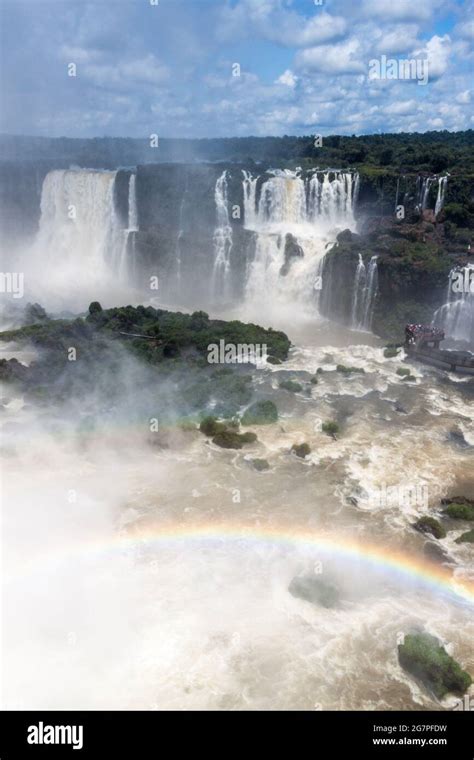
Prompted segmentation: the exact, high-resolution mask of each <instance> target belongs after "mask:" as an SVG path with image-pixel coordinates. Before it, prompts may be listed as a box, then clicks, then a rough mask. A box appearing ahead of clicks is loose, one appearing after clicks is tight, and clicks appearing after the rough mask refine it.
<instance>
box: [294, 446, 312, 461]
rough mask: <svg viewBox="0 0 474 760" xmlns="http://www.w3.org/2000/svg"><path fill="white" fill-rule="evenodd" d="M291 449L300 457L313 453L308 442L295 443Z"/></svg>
mask: <svg viewBox="0 0 474 760" xmlns="http://www.w3.org/2000/svg"><path fill="white" fill-rule="evenodd" d="M291 451H292V452H293V454H295V455H296V456H297V457H300V459H304V458H305V457H307V456H308V455H309V454H311V448H310V446H309V444H307V443H294V444H293V446H292V447H291Z"/></svg>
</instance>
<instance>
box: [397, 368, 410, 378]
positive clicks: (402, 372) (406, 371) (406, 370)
mask: <svg viewBox="0 0 474 760" xmlns="http://www.w3.org/2000/svg"><path fill="white" fill-rule="evenodd" d="M397 375H399V377H409V376H410V375H411V372H410V369H409V368H408V367H399V368H398V369H397Z"/></svg>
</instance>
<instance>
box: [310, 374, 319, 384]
mask: <svg viewBox="0 0 474 760" xmlns="http://www.w3.org/2000/svg"><path fill="white" fill-rule="evenodd" d="M309 382H310V383H311V385H317V384H318V383H319V380H318V378H317V377H316V375H313V377H312V378H311V380H310V381H309Z"/></svg>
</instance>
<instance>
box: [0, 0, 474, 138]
mask: <svg viewBox="0 0 474 760" xmlns="http://www.w3.org/2000/svg"><path fill="white" fill-rule="evenodd" d="M153 1H154V0H113V1H111V0H90V1H88V0H47V1H46V2H42V0H35V2H31V1H30V0H14V1H12V0H0V14H1V19H0V21H1V28H2V33H1V34H2V53H1V77H2V81H1V85H2V96H1V99H2V100H1V106H2V107H1V121H0V129H1V131H2V132H8V133H16V134H31V135H45V136H61V135H66V136H71V137H92V136H103V135H112V136H130V137H147V136H149V135H150V134H152V133H157V134H158V135H160V136H162V137H209V136H235V135H237V136H240V135H267V134H271V135H283V134H323V135H324V134H335V133H339V134H363V133H371V132H380V131H381V132H399V131H421V132H422V131H426V130H430V129H450V130H457V129H467V128H470V127H472V126H473V124H474V119H473V116H472V105H471V95H470V87H471V84H472V74H473V48H472V41H473V38H474V22H473V21H472V19H474V0H465V1H464V2H462V1H461V0H324V2H323V3H322V5H315V2H314V0H158V5H152V4H151V3H152V2H153ZM382 55H385V56H387V57H388V58H395V59H397V60H398V59H401V58H404V59H406V58H415V59H424V60H427V61H428V83H427V84H426V86H420V85H419V84H418V83H417V82H416V81H413V80H412V81H406V80H400V79H395V80H386V79H385V80H373V79H370V78H369V77H368V72H369V62H370V61H371V60H374V59H377V60H379V59H380V58H381V56H382ZM71 63H74V64H75V66H76V76H75V77H71V76H68V64H71ZM234 64H239V66H240V76H234V75H233V65H234ZM234 73H236V69H235V66H234Z"/></svg>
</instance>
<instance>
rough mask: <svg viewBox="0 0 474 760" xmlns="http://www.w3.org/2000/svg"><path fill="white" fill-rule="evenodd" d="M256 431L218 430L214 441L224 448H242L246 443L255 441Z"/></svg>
mask: <svg viewBox="0 0 474 760" xmlns="http://www.w3.org/2000/svg"><path fill="white" fill-rule="evenodd" d="M256 440H257V436H256V435H255V433H236V432H234V431H233V430H223V431H220V432H218V433H217V434H216V435H215V436H214V438H213V439H212V442H213V443H215V444H216V446H220V447H221V448H223V449H241V448H242V447H243V446H244V445H245V444H246V443H255V441H256Z"/></svg>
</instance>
